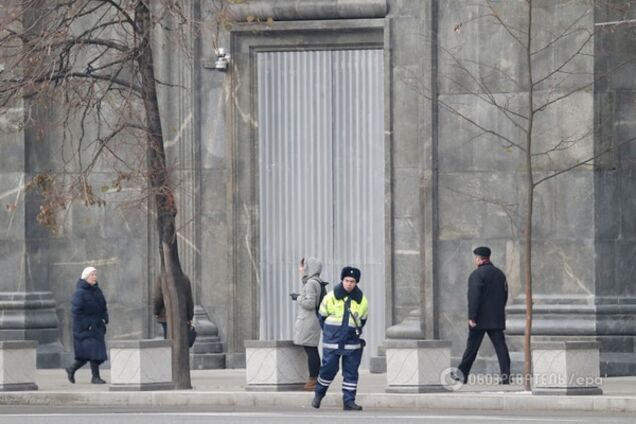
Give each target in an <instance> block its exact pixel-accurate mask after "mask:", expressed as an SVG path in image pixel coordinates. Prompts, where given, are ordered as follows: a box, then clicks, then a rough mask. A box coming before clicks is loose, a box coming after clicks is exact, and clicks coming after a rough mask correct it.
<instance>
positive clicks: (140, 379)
mask: <svg viewBox="0 0 636 424" xmlns="http://www.w3.org/2000/svg"><path fill="white" fill-rule="evenodd" d="M110 363H111V370H110V378H111V385H110V390H111V391H116V390H170V389H173V388H174V383H173V382H172V345H171V341H170V340H118V341H113V342H110Z"/></svg>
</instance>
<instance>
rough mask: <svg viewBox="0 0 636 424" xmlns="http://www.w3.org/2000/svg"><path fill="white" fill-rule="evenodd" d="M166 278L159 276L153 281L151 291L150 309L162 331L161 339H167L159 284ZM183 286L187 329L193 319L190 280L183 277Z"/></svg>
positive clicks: (164, 306)
mask: <svg viewBox="0 0 636 424" xmlns="http://www.w3.org/2000/svg"><path fill="white" fill-rule="evenodd" d="M165 278H167V277H166V275H165V274H161V275H159V276H158V277H157V278H156V279H155V283H154V287H153V289H152V291H153V295H152V309H153V311H154V314H155V319H156V320H157V322H158V323H159V324H161V328H162V329H163V338H164V339H167V338H168V322H167V320H168V317H167V315H166V305H165V302H164V301H163V290H162V289H161V282H162V280H163V279H165ZM180 281H181V282H182V283H183V284H184V285H185V297H186V322H187V324H188V328H190V327H191V326H192V319H193V318H194V300H193V299H192V284H190V279H189V278H188V277H186V276H185V275H184V276H183V278H182V280H180Z"/></svg>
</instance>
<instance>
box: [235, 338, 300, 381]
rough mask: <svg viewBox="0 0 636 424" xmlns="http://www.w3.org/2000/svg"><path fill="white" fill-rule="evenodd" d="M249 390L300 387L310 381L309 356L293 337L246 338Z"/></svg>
mask: <svg viewBox="0 0 636 424" xmlns="http://www.w3.org/2000/svg"><path fill="white" fill-rule="evenodd" d="M245 356H246V370H245V371H246V383H247V385H246V386H245V390H274V391H281V390H299V389H302V386H303V385H304V384H305V383H306V382H307V378H308V376H309V374H308V371H307V356H306V354H305V351H304V350H303V348H302V346H297V345H295V344H294V343H293V342H292V341H291V340H246V341H245Z"/></svg>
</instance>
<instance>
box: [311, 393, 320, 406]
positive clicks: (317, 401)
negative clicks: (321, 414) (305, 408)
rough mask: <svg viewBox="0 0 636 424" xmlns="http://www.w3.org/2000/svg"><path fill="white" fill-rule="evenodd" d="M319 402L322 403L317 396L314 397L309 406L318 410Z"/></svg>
mask: <svg viewBox="0 0 636 424" xmlns="http://www.w3.org/2000/svg"><path fill="white" fill-rule="evenodd" d="M320 402H322V398H321V397H318V396H314V399H313V400H312V401H311V406H313V407H314V408H316V409H318V408H320Z"/></svg>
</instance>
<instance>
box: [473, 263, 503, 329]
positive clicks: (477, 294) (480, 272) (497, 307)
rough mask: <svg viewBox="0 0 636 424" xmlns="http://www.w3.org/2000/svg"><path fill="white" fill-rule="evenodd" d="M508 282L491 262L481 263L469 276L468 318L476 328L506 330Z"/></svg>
mask: <svg viewBox="0 0 636 424" xmlns="http://www.w3.org/2000/svg"><path fill="white" fill-rule="evenodd" d="M507 300H508V283H507V281H506V275H505V274H504V273H503V272H502V271H501V270H500V269H499V268H497V267H496V266H494V265H493V264H491V263H487V264H483V265H480V266H479V268H477V269H476V270H474V271H473V272H472V273H471V274H470V277H468V319H469V320H473V321H475V322H476V323H477V327H475V329H476V330H505V329H506V301H507Z"/></svg>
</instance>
